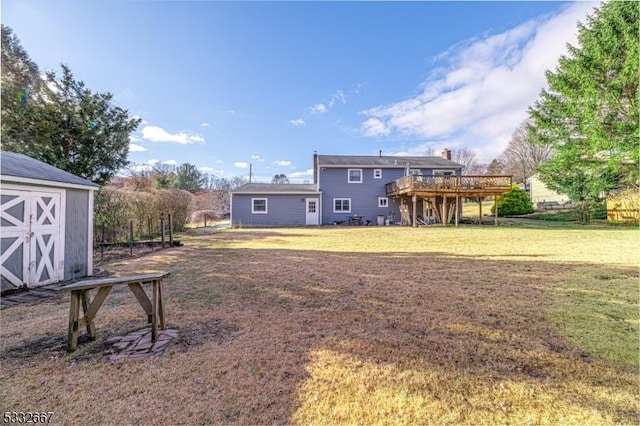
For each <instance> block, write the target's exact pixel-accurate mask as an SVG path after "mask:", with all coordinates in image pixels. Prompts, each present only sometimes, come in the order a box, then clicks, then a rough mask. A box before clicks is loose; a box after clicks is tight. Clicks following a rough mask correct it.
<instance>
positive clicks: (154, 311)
mask: <svg viewBox="0 0 640 426" xmlns="http://www.w3.org/2000/svg"><path fill="white" fill-rule="evenodd" d="M152 291H153V299H152V300H153V301H152V304H151V341H152V342H155V341H156V339H157V338H158V281H157V280H156V281H154V282H153V290H152Z"/></svg>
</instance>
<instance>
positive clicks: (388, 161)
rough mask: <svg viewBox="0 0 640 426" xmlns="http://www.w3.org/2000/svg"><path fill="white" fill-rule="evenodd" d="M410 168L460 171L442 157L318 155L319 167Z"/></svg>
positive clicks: (459, 166)
mask: <svg viewBox="0 0 640 426" xmlns="http://www.w3.org/2000/svg"><path fill="white" fill-rule="evenodd" d="M407 163H409V166H410V167H424V168H436V169H437V168H442V169H444V168H446V169H456V170H457V169H461V168H462V167H464V166H463V165H462V164H459V163H456V162H455V161H451V160H447V159H446V158H442V157H410V156H409V157H408V156H399V155H382V156H380V155H318V165H319V166H323V167H326V166H336V167H347V166H359V167H406V165H407Z"/></svg>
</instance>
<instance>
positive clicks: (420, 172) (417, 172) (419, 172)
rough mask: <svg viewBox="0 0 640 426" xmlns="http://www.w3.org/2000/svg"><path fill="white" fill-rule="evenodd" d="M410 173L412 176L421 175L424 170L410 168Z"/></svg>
mask: <svg viewBox="0 0 640 426" xmlns="http://www.w3.org/2000/svg"><path fill="white" fill-rule="evenodd" d="M409 174H410V175H411V176H421V175H422V170H420V169H411V170H409Z"/></svg>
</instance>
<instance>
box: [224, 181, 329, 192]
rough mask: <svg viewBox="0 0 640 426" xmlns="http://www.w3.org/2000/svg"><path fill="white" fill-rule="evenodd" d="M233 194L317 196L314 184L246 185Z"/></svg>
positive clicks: (235, 190)
mask: <svg viewBox="0 0 640 426" xmlns="http://www.w3.org/2000/svg"><path fill="white" fill-rule="evenodd" d="M232 193H234V194H319V192H318V188H316V186H315V185H314V184H306V183H305V184H301V183H246V184H244V185H242V186H239V187H237V188H236V189H234V190H233V191H232Z"/></svg>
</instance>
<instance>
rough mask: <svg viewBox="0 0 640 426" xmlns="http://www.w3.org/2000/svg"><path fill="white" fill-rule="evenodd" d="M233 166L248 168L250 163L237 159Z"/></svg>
mask: <svg viewBox="0 0 640 426" xmlns="http://www.w3.org/2000/svg"><path fill="white" fill-rule="evenodd" d="M233 166H234V167H235V168H236V169H248V168H249V163H247V162H246V161H236V162H235V163H233Z"/></svg>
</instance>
